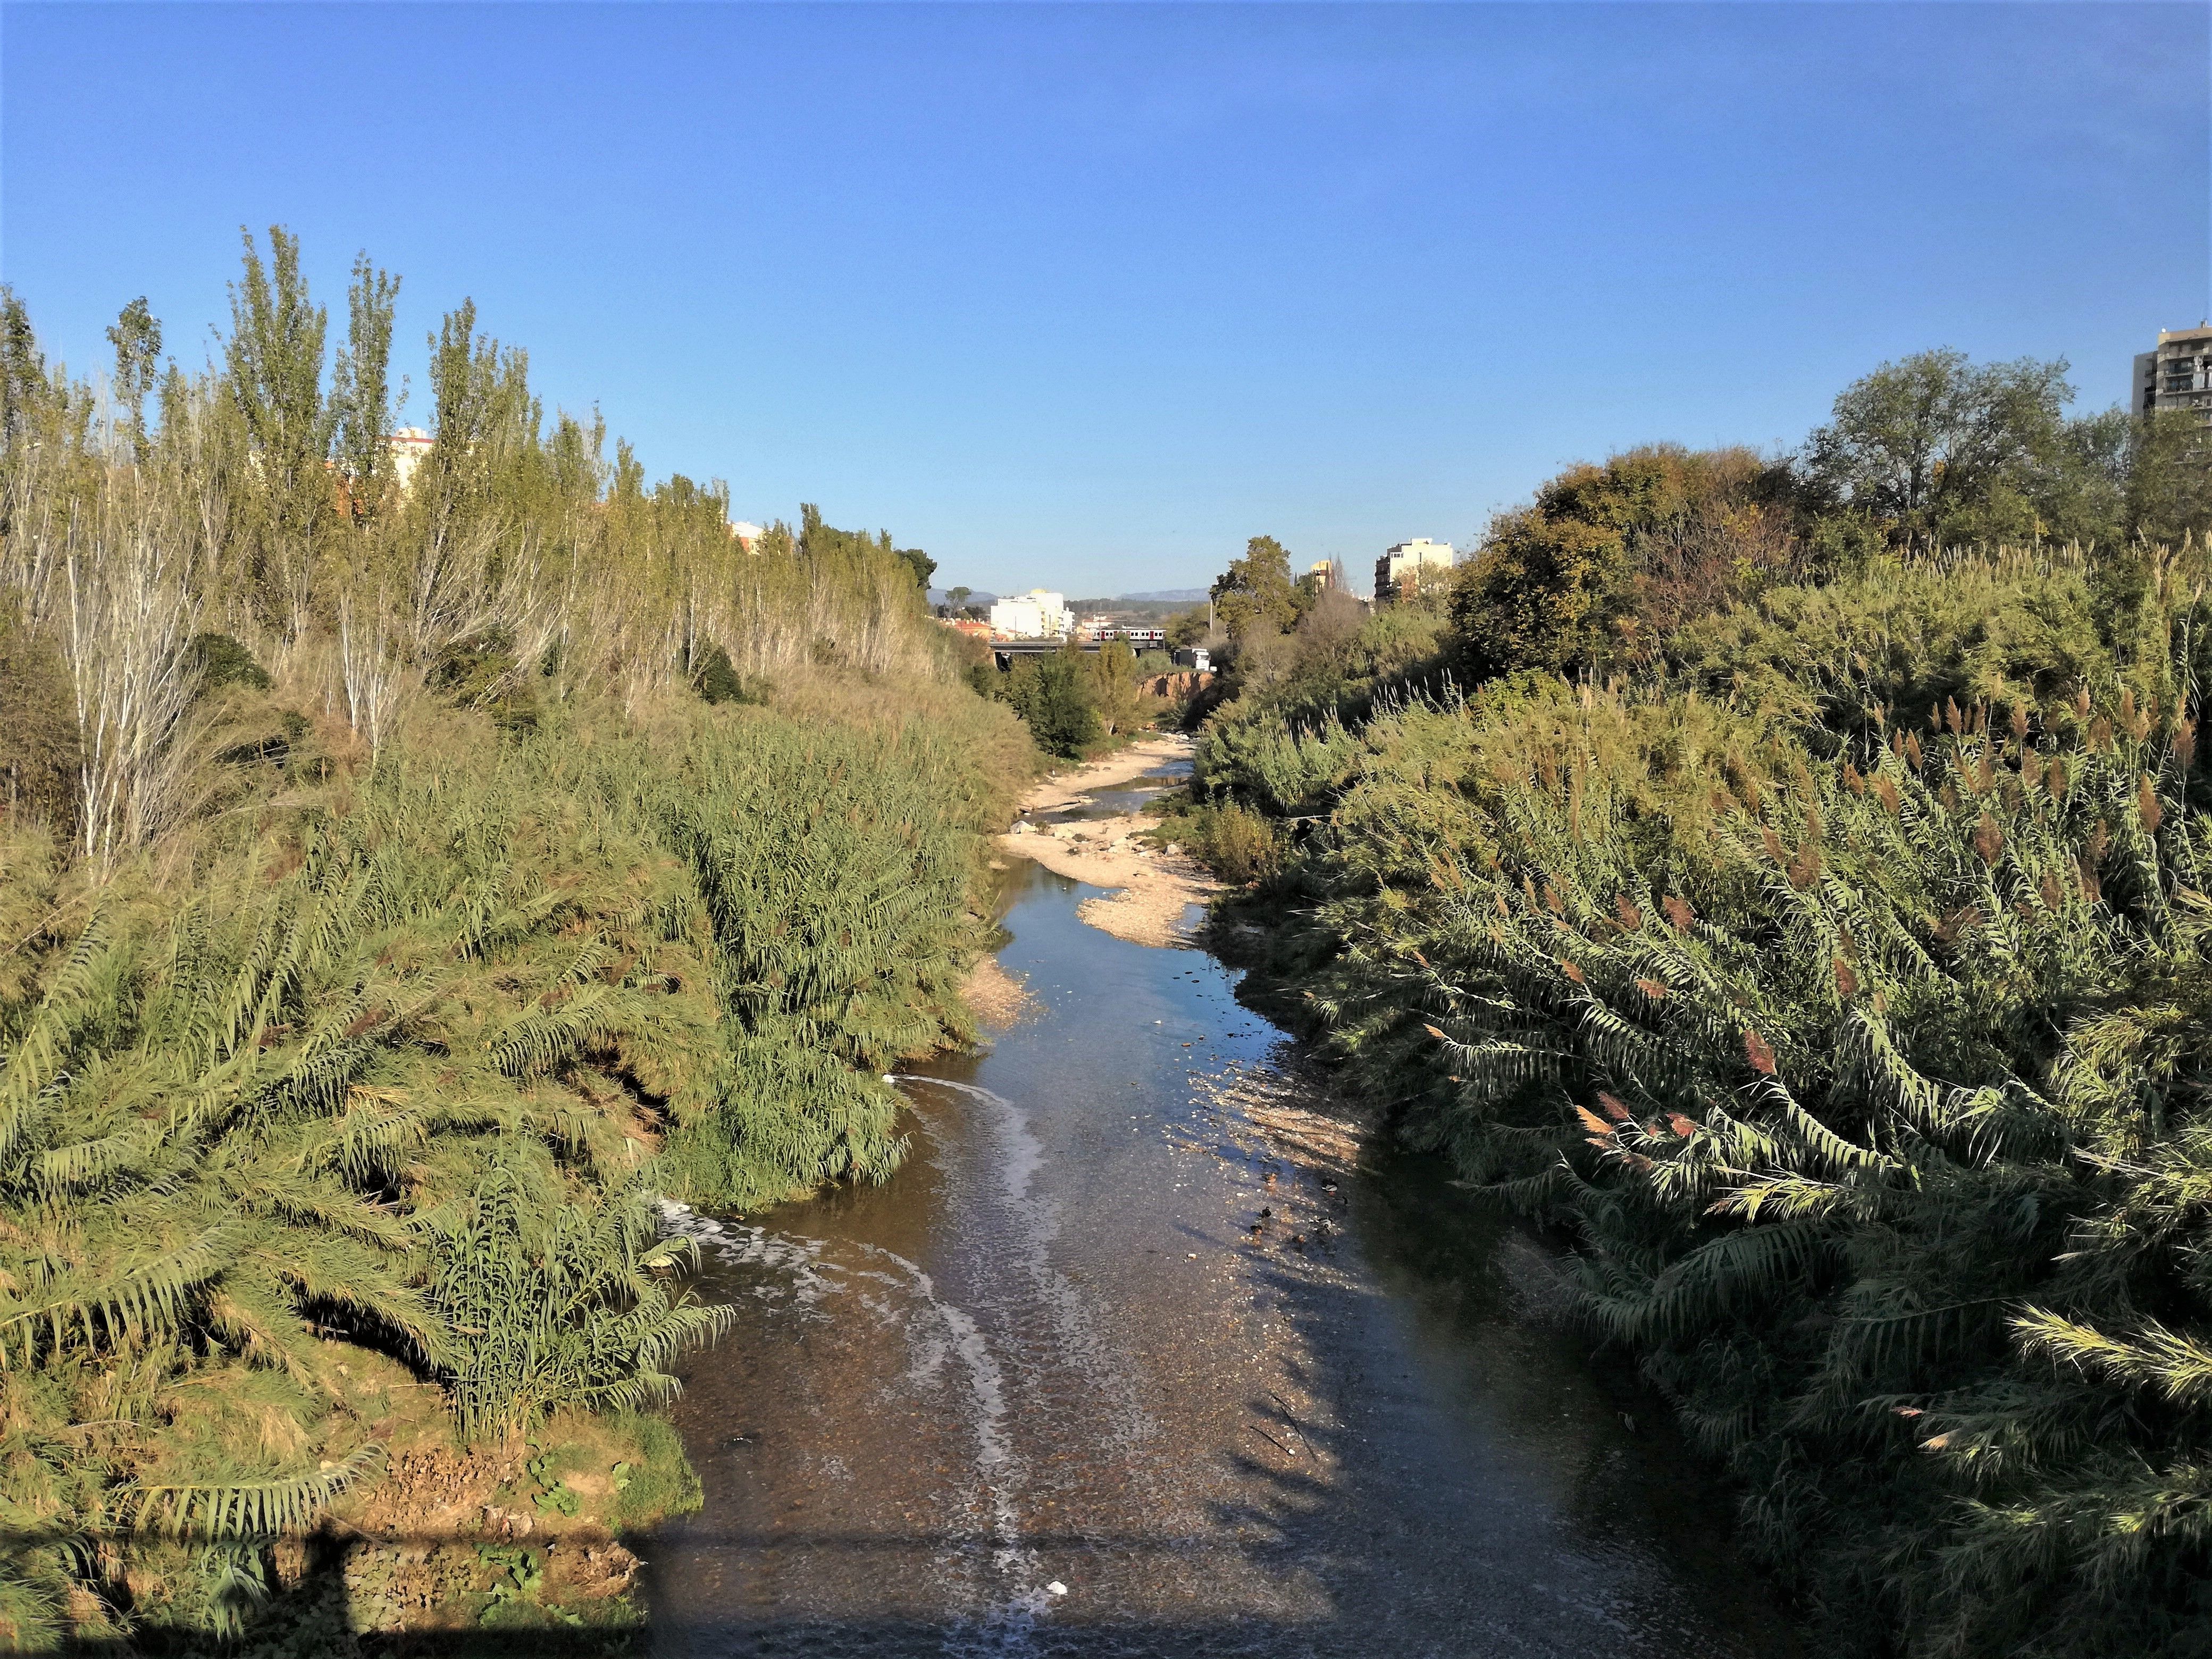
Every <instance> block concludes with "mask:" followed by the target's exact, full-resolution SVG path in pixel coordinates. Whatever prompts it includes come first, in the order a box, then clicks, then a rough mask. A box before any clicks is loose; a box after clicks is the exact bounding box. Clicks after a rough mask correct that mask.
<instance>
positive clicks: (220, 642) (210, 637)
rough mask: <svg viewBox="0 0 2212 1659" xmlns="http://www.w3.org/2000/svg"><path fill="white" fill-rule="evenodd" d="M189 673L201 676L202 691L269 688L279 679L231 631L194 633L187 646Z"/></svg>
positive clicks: (186, 656)
mask: <svg viewBox="0 0 2212 1659" xmlns="http://www.w3.org/2000/svg"><path fill="white" fill-rule="evenodd" d="M185 664H186V666H187V669H188V671H191V672H192V673H194V674H197V676H198V677H199V684H200V690H202V691H204V692H205V691H220V690H222V688H223V687H225V686H227V685H242V686H244V687H246V690H249V691H266V690H269V688H270V686H271V685H273V684H275V683H276V682H274V681H273V680H271V679H270V678H269V671H268V670H267V669H265V668H264V667H263V666H262V665H260V664H259V663H258V662H256V661H254V660H253V653H252V652H251V651H248V650H247V649H246V647H245V646H243V645H241V644H240V642H239V641H236V640H234V639H233V638H232V637H231V636H230V635H228V634H195V635H192V641H191V645H190V646H188V647H185Z"/></svg>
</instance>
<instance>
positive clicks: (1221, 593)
mask: <svg viewBox="0 0 2212 1659" xmlns="http://www.w3.org/2000/svg"><path fill="white" fill-rule="evenodd" d="M1212 600H1213V615H1214V617H1216V618H1217V619H1218V621H1219V622H1220V623H1221V625H1222V627H1224V628H1225V629H1227V630H1228V631H1229V637H1230V638H1231V640H1233V641H1237V643H1239V644H1242V643H1243V641H1245V640H1247V639H1253V638H1258V637H1260V636H1261V635H1269V634H1279V633H1281V632H1283V631H1284V630H1285V629H1287V628H1289V627H1290V626H1291V623H1294V622H1296V621H1297V615H1298V605H1297V593H1296V592H1295V591H1294V589H1293V588H1292V586H1291V556H1290V551H1289V550H1288V549H1286V548H1285V547H1284V545H1283V544H1281V543H1280V542H1279V541H1277V540H1276V539H1275V538H1273V536H1255V537H1253V538H1252V539H1251V540H1250V541H1249V542H1248V543H1246V544H1245V546H1244V556H1243V558H1241V559H1232V560H1231V561H1230V563H1229V568H1228V569H1227V570H1225V571H1224V572H1223V573H1222V574H1221V575H1220V576H1219V577H1218V578H1217V579H1216V580H1215V581H1214V584H1213V587H1212Z"/></svg>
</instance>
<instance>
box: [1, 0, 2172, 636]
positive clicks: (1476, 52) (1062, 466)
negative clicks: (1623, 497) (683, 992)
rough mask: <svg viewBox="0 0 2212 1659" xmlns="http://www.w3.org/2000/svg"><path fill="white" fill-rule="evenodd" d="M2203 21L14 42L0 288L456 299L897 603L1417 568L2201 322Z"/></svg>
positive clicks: (1683, 7) (181, 337)
mask: <svg viewBox="0 0 2212 1659" xmlns="http://www.w3.org/2000/svg"><path fill="white" fill-rule="evenodd" d="M2208 20H2212V9H2208V7H2207V6H2206V5H2204V4H2202V3H2183V4H2165V5H2153V6H2136V5H2124V4H2113V5H2033V6H2028V5H2021V6H2013V5H1997V4H1978V5H1899V6H1891V5H1882V6H1876V5H1863V4H1846V5H1775V6H1769V5H1756V4H1743V5H1720V6H1703V5H1690V4H1666V5H1633V6H1600V5H1503V6H1463V7H1462V6H1425V5H1424V6H1412V5H1407V6H1382V5H1377V6H1347V7H1334V6H1332V7H1323V6H1297V7H1285V8H1277V7H1273V6H1214V7H1184V6H1166V5H1163V6H1143V7H1134V6H1131V7H1089V6H1066V7H1062V6H1036V7H1004V6H947V7H938V6H905V5H882V6H849V7H814V6H797V5H793V6H768V7H757V8H749V7H732V6H719V5H686V6H668V7H653V6H642V5H641V6H617V7H568V6H553V5H513V6H492V7H471V6H461V5H384V6H368V7H349V6H343V5H313V6H293V7H276V8H252V7H229V6H219V5H177V6H169V7H163V8H153V9H145V8H134V7H124V6H101V5H23V4H9V5H7V6H6V7H5V8H4V10H0V52H4V58H0V94H4V109H0V142H4V151H0V276H4V277H5V279H6V280H7V281H9V282H10V283H14V284H15V287H16V288H17V289H18V291H19V292H20V293H21V295H22V296H23V297H24V299H25V300H26V301H27V303H28V305H29V306H30V307H31V310H32V314H33V320H34V321H35V322H36V323H37V325H39V326H40V331H41V332H42V334H43V336H44V337H45V340H46V343H47V345H48V348H49V349H50V350H52V351H53V352H55V353H57V354H58V355H59V356H63V357H64V358H66V359H67V360H68V361H69V362H70V363H71V364H72V365H75V366H79V367H82V368H94V367H96V366H98V365H99V364H100V362H103V361H104V360H105V359H106V356H107V348H106V344H105V342H104V341H103V339H102V337H101V333H100V331H101V329H102V328H103V327H104V326H105V325H106V323H107V322H109V321H111V320H112V319H113V316H114V313H115V312H116V310H117V309H118V307H120V306H121V305H123V304H124V303H125V301H128V300H130V299H131V297H132V296H134V295H138V294H140V293H144V294H146V295H149V297H150V299H151V301H152V304H153V307H154V308H155V313H156V314H157V315H159V316H160V317H161V319H162V320H163V322H164V324H165V325H166V327H167V332H168V339H169V343H170V347H171V349H172V350H173V351H176V352H178V353H179V355H180V356H186V357H188V358H189V359H191V360H193V361H197V359H198V358H200V357H201V356H203V355H204V350H205V349H206V342H207V341H208V338H209V333H208V331H209V328H210V325H211V324H214V323H216V322H217V321H218V320H220V319H222V318H223V317H224V316H225V314H226V313H225V309H224V283H225V282H226V281H227V280H228V277H229V276H231V274H232V273H233V271H234V270H235V266H236V253H237V236H238V227H239V226H240V224H251V225H253V226H255V227H257V228H258V227H261V226H265V225H267V224H269V223H271V222H281V223H283V224H286V225H289V226H290V227H291V228H293V229H295V230H296V231H297V232H298V233H299V234H300V235H301V237H302V238H303V239H304V240H305V242H306V246H307V258H308V261H309V265H310V271H311V276H312V279H313V283H314V284H315V286H316V289H317V292H318V295H319V297H320V298H322V299H324V300H325V301H328V302H330V303H331V307H332V309H333V312H334V313H335V315H334V322H336V321H337V319H338V318H341V317H342V315H343V308H344V292H343V287H344V277H345V272H346V268H347V266H348V264H349V262H350V260H351V258H352V257H353V254H354V252H355V251H356V249H358V248H362V247H366V248H368V250H369V251H370V252H372V253H373V254H374V257H375V258H377V259H378V260H379V261H380V263H382V264H386V265H387V266H389V267H391V268H392V269H393V270H398V271H399V272H401V273H402V274H403V275H404V278H405V284H406V285H405V288H404V291H403V294H402V296H401V299H402V303H401V313H400V323H401V327H402V334H403V343H404V345H405V348H406V353H405V356H406V359H407V361H406V363H405V364H404V367H407V368H410V369H412V370H413V371H414V374H415V380H416V387H417V390H416V396H415V398H414V401H413V403H412V404H411V405H410V414H412V415H413V416H416V418H418V419H422V418H427V409H426V407H425V405H426V403H427V398H426V397H425V396H424V393H423V391H422V372H421V362H422V356H423V354H422V336H423V335H424V334H425V332H426V331H428V330H429V329H430V328H432V327H434V326H435V322H436V319H437V316H438V314H439V313H440V312H441V311H442V310H444V309H445V308H446V307H448V306H450V305H452V304H453V303H454V302H455V301H458V300H459V299H460V298H461V297H462V296H463V295H472V296H474V298H475V299H476V301H477V307H478V309H479V313H480V316H481V319H482V321H483V325H484V326H486V327H487V328H489V330H491V331H493V332H495V333H496V334H497V335H498V336H500V337H501V338H502V339H503V340H507V341H509V342H512V343H518V344H521V345H524V346H526V347H527V348H528V349H529V351H530V353H531V362H532V372H533V375H534V377H535V380H536V382H537V385H538V388H539V390H540V391H541V392H542V393H543V395H544V398H545V400H546V403H547V404H548V406H549V408H550V407H551V406H553V405H556V404H558V405H565V406H568V407H570V408H576V409H584V408H588V406H589V405H591V404H592V403H594V402H596V403H597V404H599V406H600V408H601V409H602V410H604V411H605V415H606V416H607V419H608V422H609V423H610V425H611V427H612V428H614V430H615V431H616V432H617V433H619V434H623V435H627V436H629V438H631V439H632V440H633V441H635V443H636V444H637V446H638V449H639V453H640V455H641V459H643V460H644V461H645V463H646V465H647V468H648V469H649V471H651V472H652V473H653V475H654V476H660V475H663V474H665V473H667V472H670V471H684V472H688V473H690V474H691V475H693V476H694V477H726V478H727V479H728V480H729V481H730V483H731V486H732V493H733V496H734V501H735V506H736V509H737V511H738V514H739V516H769V515H781V516H785V517H794V516H795V515H796V512H797V504H798V503H799V501H802V500H806V501H818V502H820V503H821V504H822V506H823V510H824V512H825V513H827V515H828V516H829V519H830V520H831V521H832V522H834V523H838V524H843V525H848V526H860V527H868V528H873V527H878V526H887V527H889V528H890V530H892V531H893V532H894V533H895V534H896V536H897V537H898V538H899V539H900V541H901V542H902V544H908V545H919V546H922V547H925V548H927V549H928V550H930V551H931V552H932V553H933V555H935V556H937V557H938V558H939V561H940V563H941V568H940V574H939V580H941V581H947V582H962V581H964V582H966V583H968V584H969V585H970V586H975V587H979V588H993V589H998V590H1001V591H1004V590H1006V589H1009V588H1013V587H1025V586H1030V585H1032V584H1033V583H1037V582H1044V583H1047V584H1049V585H1051V586H1059V587H1062V588H1064V589H1066V590H1068V591H1070V592H1084V593H1091V592H1127V591H1131V590H1135V589H1145V588H1156V587H1167V586H1191V585H1200V584H1203V583H1204V582H1205V581H1206V580H1208V579H1209V578H1210V577H1211V576H1212V574H1214V573H1215V572H1217V571H1218V569H1219V568H1221V566H1222V564H1223V563H1224V562H1225V560H1226V559H1227V558H1229V557H1230V556H1232V555H1233V554H1234V553H1235V552H1236V551H1237V550H1238V549H1240V548H1241V546H1242V544H1243V540H1244V538H1246V537H1248V536H1250V535H1253V534H1256V533H1261V532H1268V533H1273V534H1274V535H1276V536H1278V537H1280V538H1282V539H1283V540H1284V541H1285V542H1286V543H1287V544H1289V545H1290V546H1291V549H1292V550H1293V551H1294V553H1296V554H1297V555H1298V556H1300V557H1301V558H1317V557H1322V556H1340V557H1343V558H1346V560H1348V561H1350V562H1352V563H1353V564H1354V565H1355V567H1356V566H1358V564H1360V563H1361V562H1364V561H1371V559H1372V557H1373V556H1374V554H1375V553H1376V551H1377V550H1379V549H1380V548H1381V547H1382V545H1383V544H1385V543H1388V542H1391V541H1395V540H1400V539H1402V538H1407V537H1410V536H1434V537H1437V538H1448V539H1450V540H1453V541H1455V542H1457V543H1459V544H1461V545H1462V546H1463V547H1464V546H1466V545H1468V544H1470V543H1471V542H1472V540H1473V539H1474V537H1475V536H1476V535H1478V534H1479V532H1480V529H1481V526H1482V525H1483V523H1484V522H1485V520H1486V518H1487V516H1488V514H1489V513H1490V512H1491V510H1492V509H1493V508H1494V507H1498V506H1501V505H1505V504H1509V503H1510V502H1512V501H1516V500H1519V499H1522V498H1524V497H1525V496H1526V495H1528V492H1529V491H1530V490H1531V489H1533V488H1534V486H1535V485H1536V484H1537V483H1539V482H1541V480H1542V479H1543V478H1544V477H1546V476H1547V475H1548V474H1549V473H1551V472H1552V471H1555V470H1556V469H1557V468H1558V467H1559V466H1560V465H1562V464H1564V463H1565V462H1568V461H1571V460H1574V459H1580V458H1586V457H1587V458H1601V457H1602V456H1603V455H1604V454H1605V453H1607V452H1608V451H1609V450H1612V449H1615V448H1619V447H1624V446H1626V445H1629V444H1632V443H1636V442H1639V441H1646V440H1651V439H1662V438H1665V439H1676V440H1680V441H1683V442H1686V443H1691V444H1707V443H1715V442H1721V441H1747V442H1751V443H1754V444H1759V445H1762V446H1779V445H1784V444H1791V443H1794V442H1796V441H1797V440H1798V439H1800V438H1801V437H1802V435H1803V433H1804V432H1805V430H1806V429H1807V428H1808V427H1809V426H1811V425H1812V424H1814V423H1815V422H1818V421H1819V420H1820V418H1821V417H1822V416H1823V415H1824V413H1825V412H1826V408H1827V405H1828V403H1829V400H1830V399H1831V398H1832V397H1833V396H1834V394H1835V392H1836V391H1837V389H1838V387H1840V386H1843V385H1844V383H1845V382H1846V381H1848V380H1850V379H1851V378H1852V377H1853V376H1855V375H1857V374H1861V373H1863V372H1864V371H1865V370H1866V369H1868V368H1872V367H1873V366H1874V365H1875V363H1877V362H1881V361H1882V360H1883V359H1885V358H1887V357H1893V356H1898V355H1900V354H1902V353H1905V352H1909V351H1913V350H1917V349H1921V348H1923V347H1927V346H1932V345H1943V344H1948V345H1954V346H1957V347H1959V348H1960V349H1964V350H1966V351H1968V352H1970V353H1972V355H1974V356H1977V357H2013V356H2021V355H2028V354H2032V355H2034V356H2066V357H2068V358H2069V359H2070V360H2072V362H2073V363H2074V365H2075V379H2076V382H2077V384H2078V385H2079V386H2080V388H2081V394H2082V395H2081V403H2082V405H2083V406H2093V407H2102V406H2105V405H2106V404H2111V403H2112V402H2114V401H2116V400H2118V398H2120V397H2121V396H2122V395H2123V394H2124V388H2125V384H2126V376H2127V374H2128V366H2129V359H2130V356H2132V354H2134V353H2135V352H2136V351H2139V350H2142V349H2145V348H2146V346H2147V345H2148V343H2149V342H2150V341H2151V340H2152V338H2153V337H2154V331H2155V330H2156V329H2158V328H2159V327H2160V325H2165V326H2169V327H2172V326H2178V325H2183V324H2186V323H2194V322H2196V321H2197V319H2199V318H2200V317H2201V316H2203V315H2204V314H2205V313H2207V312H2208V311H2212V291H2209V290H2212V176H2209V174H2212V164H2208V149H2212V45H2208Z"/></svg>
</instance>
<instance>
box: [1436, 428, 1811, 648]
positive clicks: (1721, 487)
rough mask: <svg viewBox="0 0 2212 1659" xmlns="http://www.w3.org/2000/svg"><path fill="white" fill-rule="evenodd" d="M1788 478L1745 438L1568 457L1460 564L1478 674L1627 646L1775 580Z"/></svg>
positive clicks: (1455, 616)
mask: <svg viewBox="0 0 2212 1659" xmlns="http://www.w3.org/2000/svg"><path fill="white" fill-rule="evenodd" d="M1781 488H1782V483H1781V481H1780V480H1779V479H1778V477H1776V475H1775V473H1774V471H1773V470H1772V469H1771V468H1769V467H1767V466H1766V465H1765V464H1763V463H1761V462H1760V461H1759V459H1758V457H1756V456H1755V455H1753V454H1752V453H1750V452H1748V451H1746V450H1741V449H1722V450H1711V451H1703V452H1699V451H1692V450H1686V449H1684V448H1682V447H1680V446H1679V445H1674V444H1654V445H1647V446H1645V447H1641V448H1638V449H1632V450H1629V451H1627V452H1626V453H1623V454H1620V455H1616V456H1614V457H1613V459H1611V460H1609V461H1607V463H1606V464H1605V465H1603V466H1589V465H1579V466H1573V467H1570V468H1569V469H1568V470H1567V471H1565V472H1563V473H1561V474H1560V475H1559V477H1556V478H1554V479H1553V480H1552V481H1551V482H1550V483H1547V484H1546V485H1545V486H1544V487H1543V489H1541V490H1539V491H1538V492H1537V495H1536V500H1535V501H1534V504H1533V505H1531V506H1529V507H1524V508H1522V509H1519V510H1518V511H1516V512H1512V513H1501V514H1499V515H1498V518H1497V519H1496V520H1493V521H1492V525H1491V527H1490V531H1489V533H1488V534H1487V535H1486V536H1485V537H1484V538H1483V542H1482V545H1481V547H1480V550H1478V551H1477V553H1476V555H1475V556H1474V559H1473V560H1471V561H1470V562H1468V565H1467V566H1466V568H1464V569H1463V570H1462V571H1461V572H1460V573H1459V574H1458V575H1457V576H1456V577H1455V581H1454V585H1453V589H1452V594H1451V599H1450V607H1451V618H1452V626H1453V629H1454V632H1455V635H1456V636H1457V645H1458V650H1459V653H1460V655H1461V659H1462V667H1463V671H1464V672H1465V673H1466V674H1467V675H1468V678H1471V679H1485V678H1489V677H1491V676H1492V675H1495V674H1506V673H1513V672H1516V671H1520V670H1522V669H1530V668H1534V669H1541V670H1545V671H1550V672H1559V671H1573V670H1576V669H1579V668H1583V667H1586V666H1589V665H1591V664H1593V663H1597V662H1601V661H1607V660H1611V659H1613V658H1615V657H1628V658H1633V657H1635V656H1636V655H1637V654H1638V653H1639V652H1640V650H1641V649H1643V648H1644V647H1645V646H1646V644H1647V642H1648V641H1650V640H1652V639H1654V638H1656V637H1663V636H1664V635H1665V634H1666V633H1667V632H1668V631H1670V630H1671V629H1672V628H1673V627H1674V625H1675V624H1677V623H1680V622H1681V621H1684V620H1686V619H1687V618H1688V617H1693V616H1696V615H1698V614H1699V613H1701V612H1703V611H1707V610H1710V609H1711V608H1712V607H1713V606H1715V605H1718V604H1720V603H1722V602H1723V601H1724V600H1726V599H1731V598H1738V597H1742V596H1744V595H1747V594H1751V593H1755V592H1757V591H1758V590H1759V587H1760V586H1763V585H1765V583H1766V582H1768V581H1770V580H1772V578H1773V577H1774V576H1775V575H1776V574H1778V571H1779V569H1780V568H1781V567H1782V565H1783V563H1784V559H1785V556H1786V553H1787V537H1786V528H1787V526H1786V520H1785V519H1784V515H1783V514H1782V513H1781V512H1780V511H1779V509H1778V507H1777V506H1776V505H1775V502H1774V497H1775V496H1776V495H1777V494H1778V492H1779V491H1780V489H1781Z"/></svg>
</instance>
